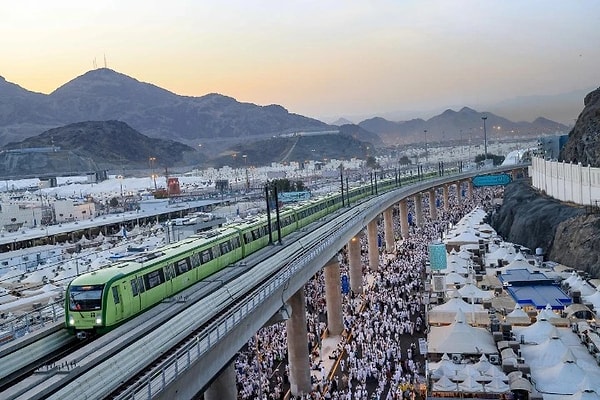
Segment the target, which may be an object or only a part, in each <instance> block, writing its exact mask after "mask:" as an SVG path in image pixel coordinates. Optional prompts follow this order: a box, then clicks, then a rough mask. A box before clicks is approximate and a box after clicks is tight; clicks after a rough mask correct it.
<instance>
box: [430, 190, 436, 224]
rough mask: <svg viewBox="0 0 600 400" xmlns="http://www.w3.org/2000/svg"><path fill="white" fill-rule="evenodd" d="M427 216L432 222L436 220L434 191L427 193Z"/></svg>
mask: <svg viewBox="0 0 600 400" xmlns="http://www.w3.org/2000/svg"><path fill="white" fill-rule="evenodd" d="M429 216H430V217H431V220H432V221H435V220H436V219H437V207H436V204H435V189H432V190H430V191H429Z"/></svg>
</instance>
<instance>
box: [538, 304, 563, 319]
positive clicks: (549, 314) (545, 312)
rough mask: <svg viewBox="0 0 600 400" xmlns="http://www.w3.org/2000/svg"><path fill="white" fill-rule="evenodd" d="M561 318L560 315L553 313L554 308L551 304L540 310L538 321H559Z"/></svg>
mask: <svg viewBox="0 0 600 400" xmlns="http://www.w3.org/2000/svg"><path fill="white" fill-rule="evenodd" d="M557 318H560V315H558V314H556V313H555V312H554V311H552V306H551V305H550V304H546V307H544V309H542V310H540V311H539V312H538V316H537V319H538V320H544V319H545V320H546V321H550V320H552V319H557Z"/></svg>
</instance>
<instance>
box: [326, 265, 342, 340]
mask: <svg viewBox="0 0 600 400" xmlns="http://www.w3.org/2000/svg"><path fill="white" fill-rule="evenodd" d="M323 273H324V275H325V301H326V302H327V330H328V331H329V335H331V336H336V335H340V334H341V333H342V331H343V330H344V322H343V321H342V282H341V279H342V278H341V276H340V263H339V262H338V259H337V256H336V257H333V258H332V259H331V260H329V262H327V264H325V268H323Z"/></svg>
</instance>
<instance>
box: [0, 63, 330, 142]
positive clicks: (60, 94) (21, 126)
mask: <svg viewBox="0 0 600 400" xmlns="http://www.w3.org/2000/svg"><path fill="white" fill-rule="evenodd" d="M106 120H119V121H123V122H125V123H127V124H128V125H130V126H131V127H132V128H134V129H135V130H137V131H138V132H140V133H142V134H144V135H146V136H149V137H153V138H169V139H172V140H176V141H179V142H182V143H186V144H189V145H192V146H197V145H198V143H199V142H202V143H205V144H208V143H209V142H210V141H212V140H214V141H220V142H223V141H224V142H234V143H235V142H239V141H241V140H247V139H248V138H250V137H267V136H272V135H274V134H281V133H290V132H298V131H317V130H329V129H332V127H331V126H329V125H327V124H325V123H323V122H321V121H318V120H315V119H312V118H307V117H304V116H301V115H297V114H293V113H289V112H288V111H287V110H286V109H285V108H283V107H281V106H278V105H267V106H259V105H256V104H251V103H241V102H238V101H236V100H235V99H233V98H231V97H227V96H223V95H220V94H216V93H213V94H208V95H205V96H202V97H188V96H180V95H177V94H175V93H172V92H169V91H167V90H165V89H162V88H160V87H158V86H155V85H152V84H149V83H144V82H140V81H138V80H136V79H134V78H131V77H129V76H127V75H124V74H121V73H118V72H116V71H113V70H111V69H108V68H99V69H95V70H92V71H89V72H86V73H85V74H83V75H81V76H79V77H77V78H75V79H73V80H71V81H70V82H68V83H66V84H64V85H62V86H61V87H59V88H58V89H56V90H55V91H54V92H52V93H50V94H49V95H43V94H39V93H33V92H29V91H27V90H25V89H23V88H21V87H20V86H18V85H15V84H12V83H9V82H6V81H5V80H4V79H2V80H0V145H2V144H4V143H8V142H11V141H17V140H22V139H25V138H27V137H30V136H35V135H38V134H40V133H41V132H44V131H46V130H48V129H50V128H55V127H58V126H62V125H66V124H71V123H76V122H81V121H106Z"/></svg>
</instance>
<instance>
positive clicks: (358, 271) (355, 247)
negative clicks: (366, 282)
mask: <svg viewBox="0 0 600 400" xmlns="http://www.w3.org/2000/svg"><path fill="white" fill-rule="evenodd" d="M348 262H349V264H350V265H349V267H350V289H352V291H353V292H354V294H362V263H361V262H360V239H359V237H358V236H354V237H353V238H352V239H350V241H349V242H348Z"/></svg>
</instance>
